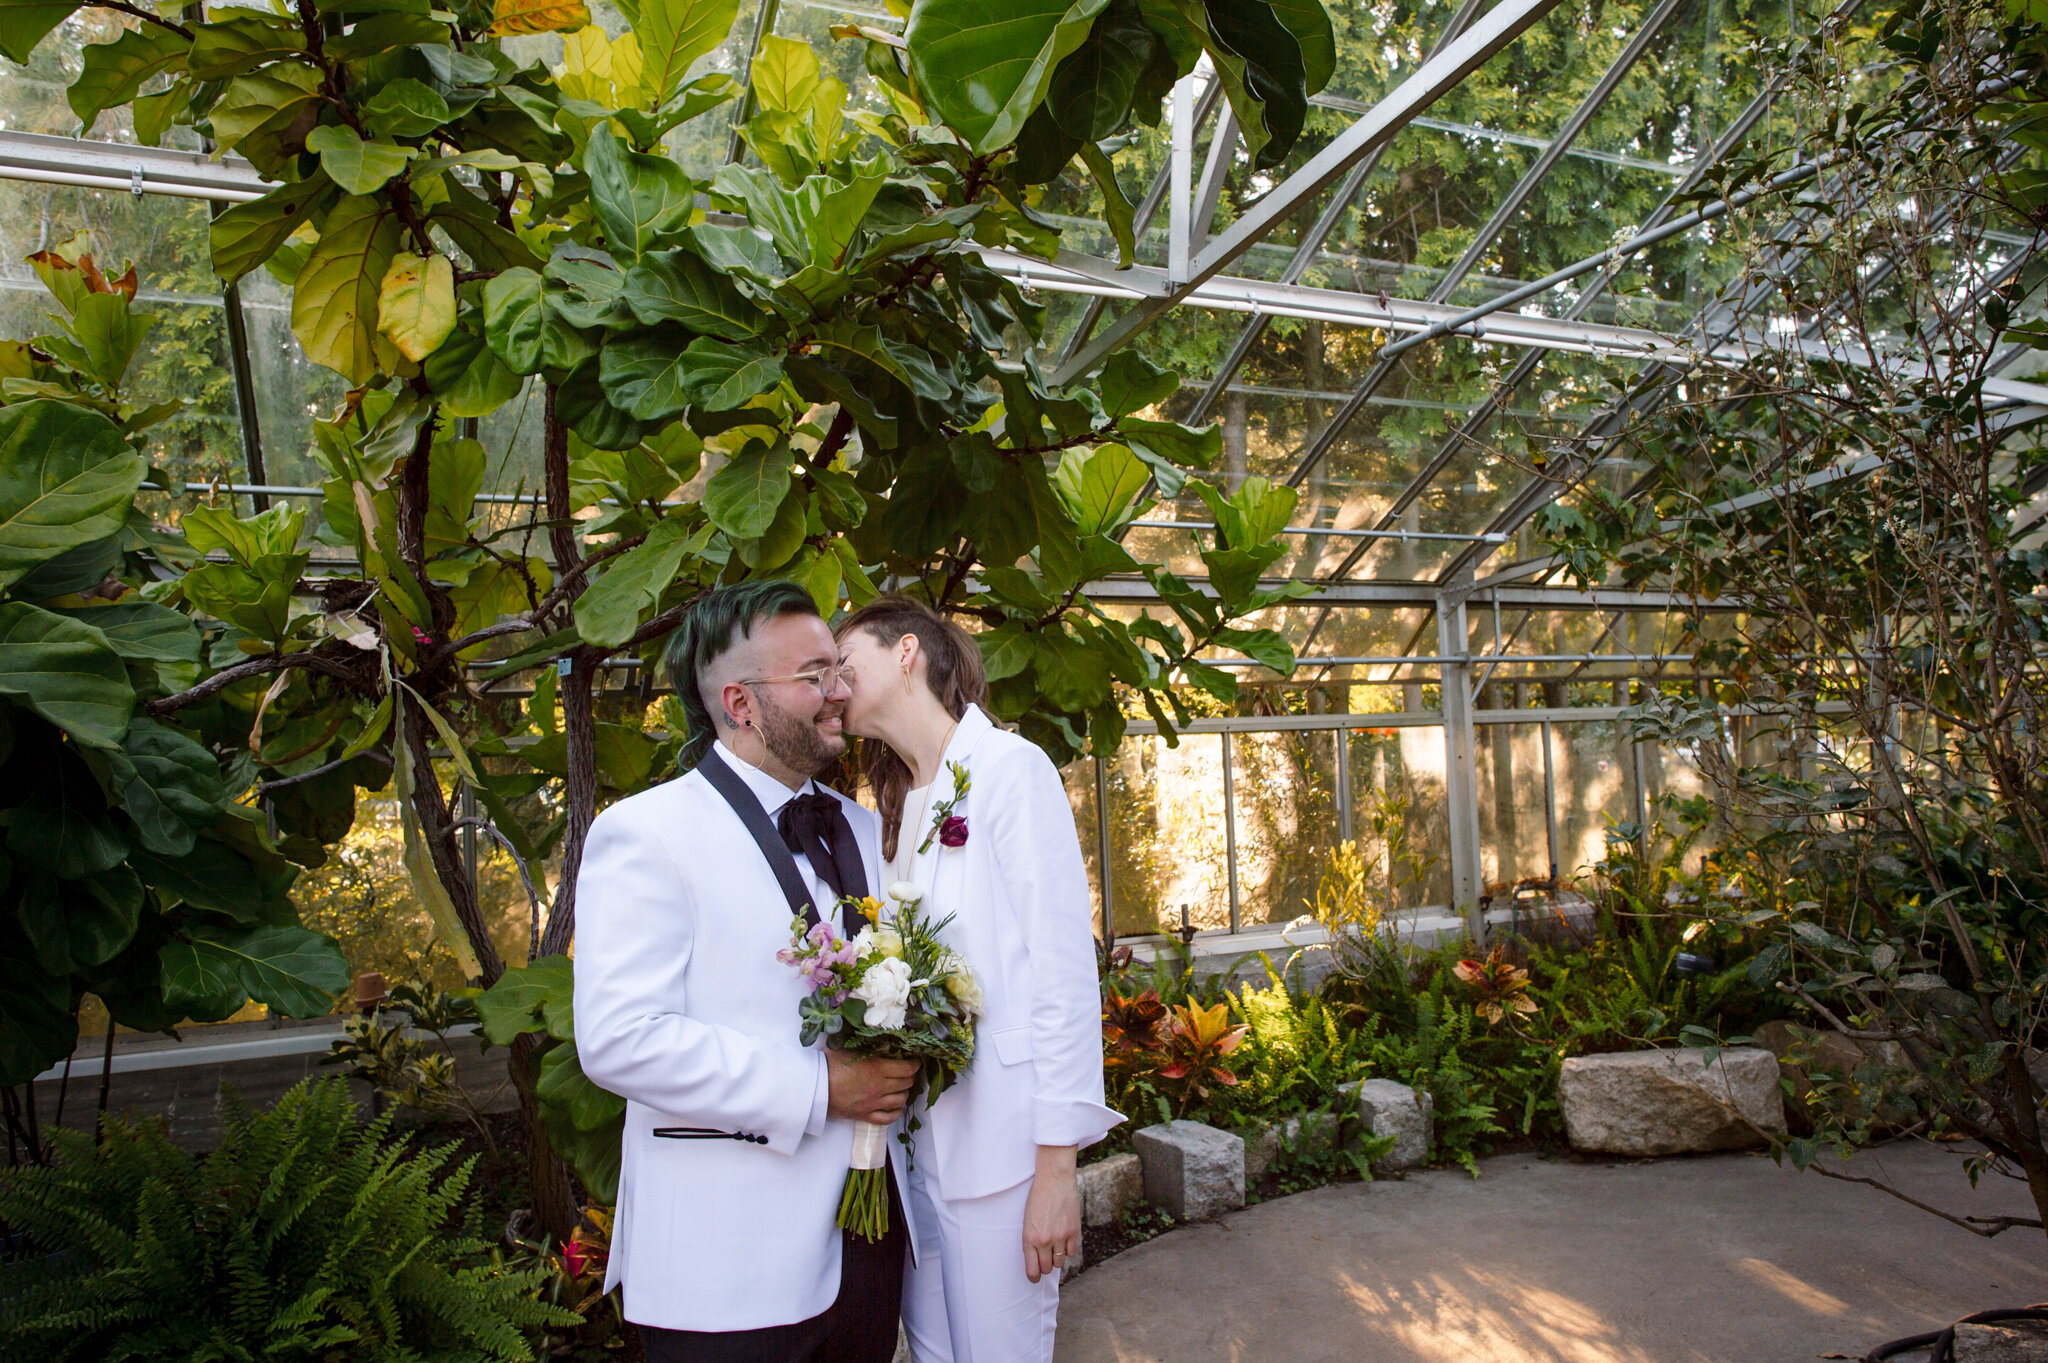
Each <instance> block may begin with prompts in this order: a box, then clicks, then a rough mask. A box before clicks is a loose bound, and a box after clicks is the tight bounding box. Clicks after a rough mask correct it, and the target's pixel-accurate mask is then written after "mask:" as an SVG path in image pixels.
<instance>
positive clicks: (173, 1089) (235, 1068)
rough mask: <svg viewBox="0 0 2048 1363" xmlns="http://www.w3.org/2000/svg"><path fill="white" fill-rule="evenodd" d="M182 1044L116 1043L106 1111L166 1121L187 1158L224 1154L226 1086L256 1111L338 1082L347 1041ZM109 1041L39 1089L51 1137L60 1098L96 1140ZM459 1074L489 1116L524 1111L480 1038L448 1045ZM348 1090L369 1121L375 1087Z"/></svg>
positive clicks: (205, 1039)
mask: <svg viewBox="0 0 2048 1363" xmlns="http://www.w3.org/2000/svg"><path fill="white" fill-rule="evenodd" d="M180 1035H181V1036H182V1037H183V1040H181V1041H174V1040H172V1039H171V1038H170V1037H167V1036H162V1035H158V1034H156V1033H149V1034H133V1035H131V1034H127V1033H123V1034H121V1035H118V1036H116V1037H115V1039H114V1057H113V1066H112V1078H111V1080H110V1081H109V1084H108V1093H107V1110H108V1111H109V1112H116V1113H122V1114H124V1115H135V1116H154V1117H162V1118H164V1120H165V1121H166V1123H167V1124H168V1126H169V1131H170V1137H171V1139H172V1140H173V1141H175V1142H177V1144H179V1145H181V1146H183V1147H184V1148H186V1149H188V1150H210V1149H212V1148H213V1147H214V1146H215V1145H217V1144H219V1142H220V1137H221V1129H222V1125H223V1121H224V1118H225V1115H226V1113H225V1109H224V1107H223V1105H222V1101H221V1089H222V1086H223V1085H225V1086H226V1087H227V1088H230V1089H232V1090H234V1091H235V1092H236V1093H237V1094H239V1095H240V1096H241V1097H242V1099H243V1100H244V1101H246V1102H248V1103H249V1104H250V1105H252V1106H262V1105H265V1104H269V1103H274V1102H276V1101H277V1100H278V1098H280V1097H282V1096H283V1095H284V1093H285V1091H286V1090H288V1089H290V1088H291V1087H292V1085H294V1084H296V1083H298V1082H299V1081H300V1080H303V1079H308V1078H323V1077H326V1076H331V1075H335V1074H339V1073H340V1072H341V1071H340V1068H339V1067H338V1066H334V1065H323V1064H321V1063H320V1061H321V1060H322V1059H323V1058H324V1057H325V1056H326V1055H327V1053H328V1047H329V1046H330V1045H331V1044H332V1043H333V1042H334V1041H336V1040H338V1039H339V1038H340V1037H341V1023H340V1020H339V1019H337V1018H331V1017H328V1018H312V1019H306V1020H299V1021H285V1020H279V1021H276V1022H232V1023H223V1024H221V1025H219V1026H213V1027H187V1028H185V1029H183V1031H182V1032H181V1033H180ZM105 1045H106V1041H105V1038H104V1037H97V1036H95V1037H83V1038H81V1039H80V1041H79V1044H78V1049H77V1050H76V1051H74V1052H73V1053H72V1058H71V1074H70V1079H69V1081H68V1082H67V1081H66V1080H65V1079H64V1067H63V1066H62V1065H59V1066H56V1067H54V1068H52V1069H50V1070H47V1071H45V1072H44V1073H43V1074H42V1075H40V1076H39V1077H38V1078H37V1080H36V1083H35V1099H36V1117H37V1120H38V1121H40V1122H42V1123H43V1125H44V1126H45V1127H49V1126H54V1125H56V1123H57V1108H58V1103H59V1095H60V1092H61V1094H62V1103H63V1109H64V1120H63V1125H64V1126H65V1127H66V1128H67V1129H69V1130H73V1131H90V1130H91V1129H92V1124H93V1116H94V1113H95V1112H96V1110H97V1108H98V1105H99V1091H100V1057H101V1056H102V1055H103V1054H104V1047H105ZM448 1045H449V1050H450V1051H451V1052H452V1053H453V1055H454V1056H455V1074H456V1078H457V1080H458V1081H459V1082H460V1083H461V1084H462V1086H463V1088H464V1089H465V1090H467V1091H468V1092H469V1094H470V1095H471V1096H472V1097H473V1098H474V1099H475V1100H476V1101H477V1103H478V1104H479V1105H480V1106H482V1107H483V1108H484V1109H485V1110H487V1111H493V1112H501V1111H509V1110H511V1109H513V1108H515V1107H517V1106H518V1097H517V1095H516V1094H515V1093H514V1092H513V1089H512V1084H511V1081H510V1080H509V1079H508V1078H507V1077H506V1073H505V1063H506V1060H507V1058H508V1057H509V1055H510V1052H509V1051H507V1050H506V1049H505V1048H503V1047H494V1048H492V1050H491V1051H490V1052H489V1053H488V1054H485V1053H484V1052H483V1050H482V1048H481V1046H480V1044H479V1042H478V1040H477V1038H476V1037H475V1036H451V1037H449V1039H448ZM349 1090H350V1092H351V1093H353V1094H354V1095H355V1098H356V1101H357V1102H358V1103H360V1104H362V1106H363V1108H364V1110H365V1111H367V1110H368V1109H369V1107H370V1097H371V1095H370V1088H369V1085H367V1084H363V1083H359V1082H356V1081H354V1080H351V1081H350V1083H349Z"/></svg>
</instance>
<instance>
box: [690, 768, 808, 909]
mask: <svg viewBox="0 0 2048 1363" xmlns="http://www.w3.org/2000/svg"><path fill="white" fill-rule="evenodd" d="M697 770H698V771H700V772H702V773H703V774H704V779H705V780H706V781H709V782H710V783H711V788H712V789H713V790H715V791H717V792H718V793H719V794H720V795H722V796H724V797H725V802H726V803H727V804H729V805H731V806H732V812H733V813H735V814H737V815H739V816H740V822H741V823H743V824H745V825H746V826H747V832H748V833H750V834H752V835H753V839H754V845H755V846H757V847H759V848H760V849H761V855H762V856H764V857H766V858H768V869H769V870H771V871H773V872H775V880H776V883H777V884H779V885H780V886H782V893H783V896H784V897H785V898H786V899H788V900H789V911H790V912H791V913H795V914H801V915H803V920H804V922H805V923H807V924H808V925H810V926H811V927H816V926H817V925H818V906H817V904H816V903H814V902H813V901H812V899H811V887H810V886H808V885H806V884H805V883H804V875H803V872H802V871H799V870H798V869H797V865H796V858H795V857H794V856H792V855H790V851H789V848H788V846H787V845H786V844H785V843H784V842H783V841H782V834H780V833H778V832H777V831H776V830H775V824H774V823H773V822H772V821H771V820H770V819H769V818H768V811H767V810H765V809H763V808H761V802H760V801H759V800H757V799H755V798H754V792H753V791H751V790H748V789H747V783H746V782H745V781H742V780H741V779H740V776H739V773H738V772H736V771H734V770H733V769H732V768H731V767H728V766H726V765H725V763H724V762H723V761H722V760H721V759H720V758H719V757H718V756H717V755H716V754H714V753H706V754H705V755H704V760H703V761H701V762H699V763H698V764H697Z"/></svg>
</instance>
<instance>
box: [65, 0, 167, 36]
mask: <svg viewBox="0 0 2048 1363" xmlns="http://www.w3.org/2000/svg"><path fill="white" fill-rule="evenodd" d="M88 8H91V9H111V10H117V11H119V12H120V13H122V14H132V15H134V16H135V17H136V18H138V19H141V20H144V21H145V22H148V23H152V24H156V25H158V26H159V27H162V28H167V29H169V30H170V31H171V32H173V33H175V34H177V35H178V36H179V37H180V38H183V39H184V40H185V41H186V42H188V43H189V42H191V41H192V30H191V29H189V28H186V27H185V26H184V25H183V24H174V23H172V22H171V21H170V20H169V19H166V18H164V17H162V16H161V15H157V14H151V13H150V12H149V11H148V10H146V9H143V8H142V7H141V6H139V5H130V4H124V3H123V0H88Z"/></svg>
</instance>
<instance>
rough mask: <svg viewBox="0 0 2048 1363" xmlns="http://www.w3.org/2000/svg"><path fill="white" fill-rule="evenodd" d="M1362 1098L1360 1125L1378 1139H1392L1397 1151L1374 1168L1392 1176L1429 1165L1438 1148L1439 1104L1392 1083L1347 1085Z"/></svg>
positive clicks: (1422, 1093) (1376, 1081) (1426, 1095)
mask: <svg viewBox="0 0 2048 1363" xmlns="http://www.w3.org/2000/svg"><path fill="white" fill-rule="evenodd" d="M1345 1089H1346V1090H1347V1091H1349V1092H1354V1093H1356V1094H1357V1097H1358V1124H1359V1126H1360V1127H1361V1128H1362V1129H1363V1130H1366V1131H1370V1132H1371V1133H1372V1134H1373V1135H1375V1136H1392V1137H1393V1138H1394V1148H1393V1149H1392V1150H1391V1151H1389V1152H1388V1153H1387V1155H1386V1156H1385V1157H1384V1158H1382V1159H1381V1160H1380V1161H1379V1163H1377V1164H1375V1165H1374V1166H1373V1168H1375V1169H1378V1170H1382V1171H1385V1172H1388V1173H1392V1172H1396V1171H1398V1170H1402V1169H1419V1168H1421V1167H1422V1166H1423V1165H1425V1164H1427V1163H1429V1152H1430V1150H1431V1149H1432V1148H1434V1146H1435V1144H1436V1120H1435V1101H1434V1100H1433V1099H1432V1098H1431V1097H1430V1095H1429V1093H1428V1092H1427V1091H1426V1090H1425V1091H1418V1090H1416V1089H1412V1088H1410V1087H1408V1085H1406V1084H1400V1083H1396V1082H1394V1081H1393V1080H1392V1079H1367V1080H1364V1081H1363V1082H1361V1083H1357V1084H1347V1085H1345Z"/></svg>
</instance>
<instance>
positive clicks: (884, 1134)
mask: <svg viewBox="0 0 2048 1363" xmlns="http://www.w3.org/2000/svg"><path fill="white" fill-rule="evenodd" d="M888 1162H889V1128H888V1127H886V1126H877V1125H875V1124H874V1123H873V1122H855V1123H854V1124H853V1153H852V1154H851V1155H850V1156H848V1157H847V1161H846V1167H847V1168H849V1169H879V1168H881V1167H882V1166H883V1165H884V1164H887V1163H888Z"/></svg>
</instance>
